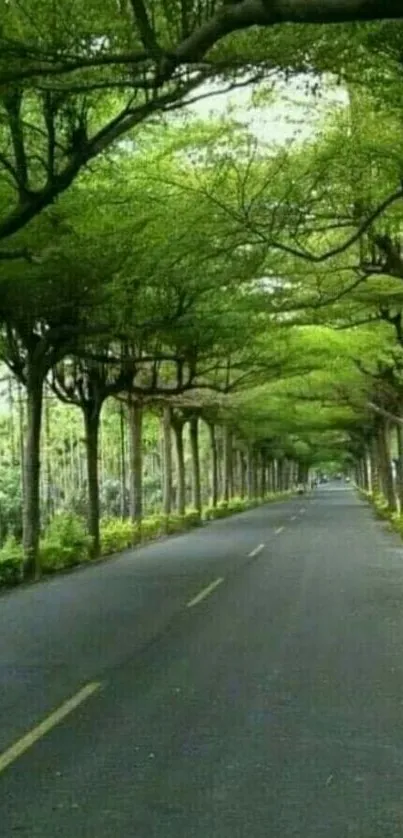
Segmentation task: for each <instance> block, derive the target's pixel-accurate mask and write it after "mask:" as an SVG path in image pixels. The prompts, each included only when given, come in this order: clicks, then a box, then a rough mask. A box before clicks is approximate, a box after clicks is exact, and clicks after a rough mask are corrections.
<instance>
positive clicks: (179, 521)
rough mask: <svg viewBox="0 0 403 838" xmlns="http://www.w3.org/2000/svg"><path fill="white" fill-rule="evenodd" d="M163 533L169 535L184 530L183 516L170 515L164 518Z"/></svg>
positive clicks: (184, 521) (184, 519)
mask: <svg viewBox="0 0 403 838" xmlns="http://www.w3.org/2000/svg"><path fill="white" fill-rule="evenodd" d="M164 523H165V530H164V531H165V532H166V533H168V534H169V535H173V534H174V533H178V532H184V531H185V530H186V518H184V517H183V515H175V514H171V515H168V516H166V517H165V519H164Z"/></svg>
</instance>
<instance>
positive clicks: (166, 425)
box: [162, 405, 172, 515]
mask: <svg viewBox="0 0 403 838" xmlns="http://www.w3.org/2000/svg"><path fill="white" fill-rule="evenodd" d="M162 451H163V493H162V494H163V511H164V515H170V514H171V512H172V434H171V408H170V407H169V405H166V406H165V407H164V409H163V412H162Z"/></svg>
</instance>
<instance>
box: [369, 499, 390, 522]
mask: <svg viewBox="0 0 403 838" xmlns="http://www.w3.org/2000/svg"><path fill="white" fill-rule="evenodd" d="M372 502H373V505H374V509H375V514H376V516H377V517H378V518H381V520H383V521H387V519H388V518H390V511H389V507H388V502H387V500H386V498H385V496H384V495H382V494H381V493H380V492H379V493H376V494H374V495H373V497H372Z"/></svg>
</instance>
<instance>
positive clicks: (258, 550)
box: [248, 544, 264, 559]
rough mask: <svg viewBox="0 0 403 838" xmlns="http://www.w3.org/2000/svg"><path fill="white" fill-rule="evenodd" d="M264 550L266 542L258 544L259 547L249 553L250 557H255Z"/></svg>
mask: <svg viewBox="0 0 403 838" xmlns="http://www.w3.org/2000/svg"><path fill="white" fill-rule="evenodd" d="M262 550H264V544H258V545H257V547H255V548H254V549H253V550H252V551H251V552H250V553H248V558H249V559H254V558H255V557H256V556H258V555H259V553H261V552H262Z"/></svg>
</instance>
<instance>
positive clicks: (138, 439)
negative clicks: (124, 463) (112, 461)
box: [128, 398, 143, 524]
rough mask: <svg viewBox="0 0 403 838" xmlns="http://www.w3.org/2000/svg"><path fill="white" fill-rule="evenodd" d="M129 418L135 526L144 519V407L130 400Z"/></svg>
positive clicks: (132, 517)
mask: <svg viewBox="0 0 403 838" xmlns="http://www.w3.org/2000/svg"><path fill="white" fill-rule="evenodd" d="M128 416H129V457H130V473H129V512H130V518H131V520H132V521H133V523H135V524H140V523H141V519H142V517H143V406H142V405H141V404H140V403H139V402H137V401H135V400H134V399H132V398H130V399H129V402H128Z"/></svg>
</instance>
